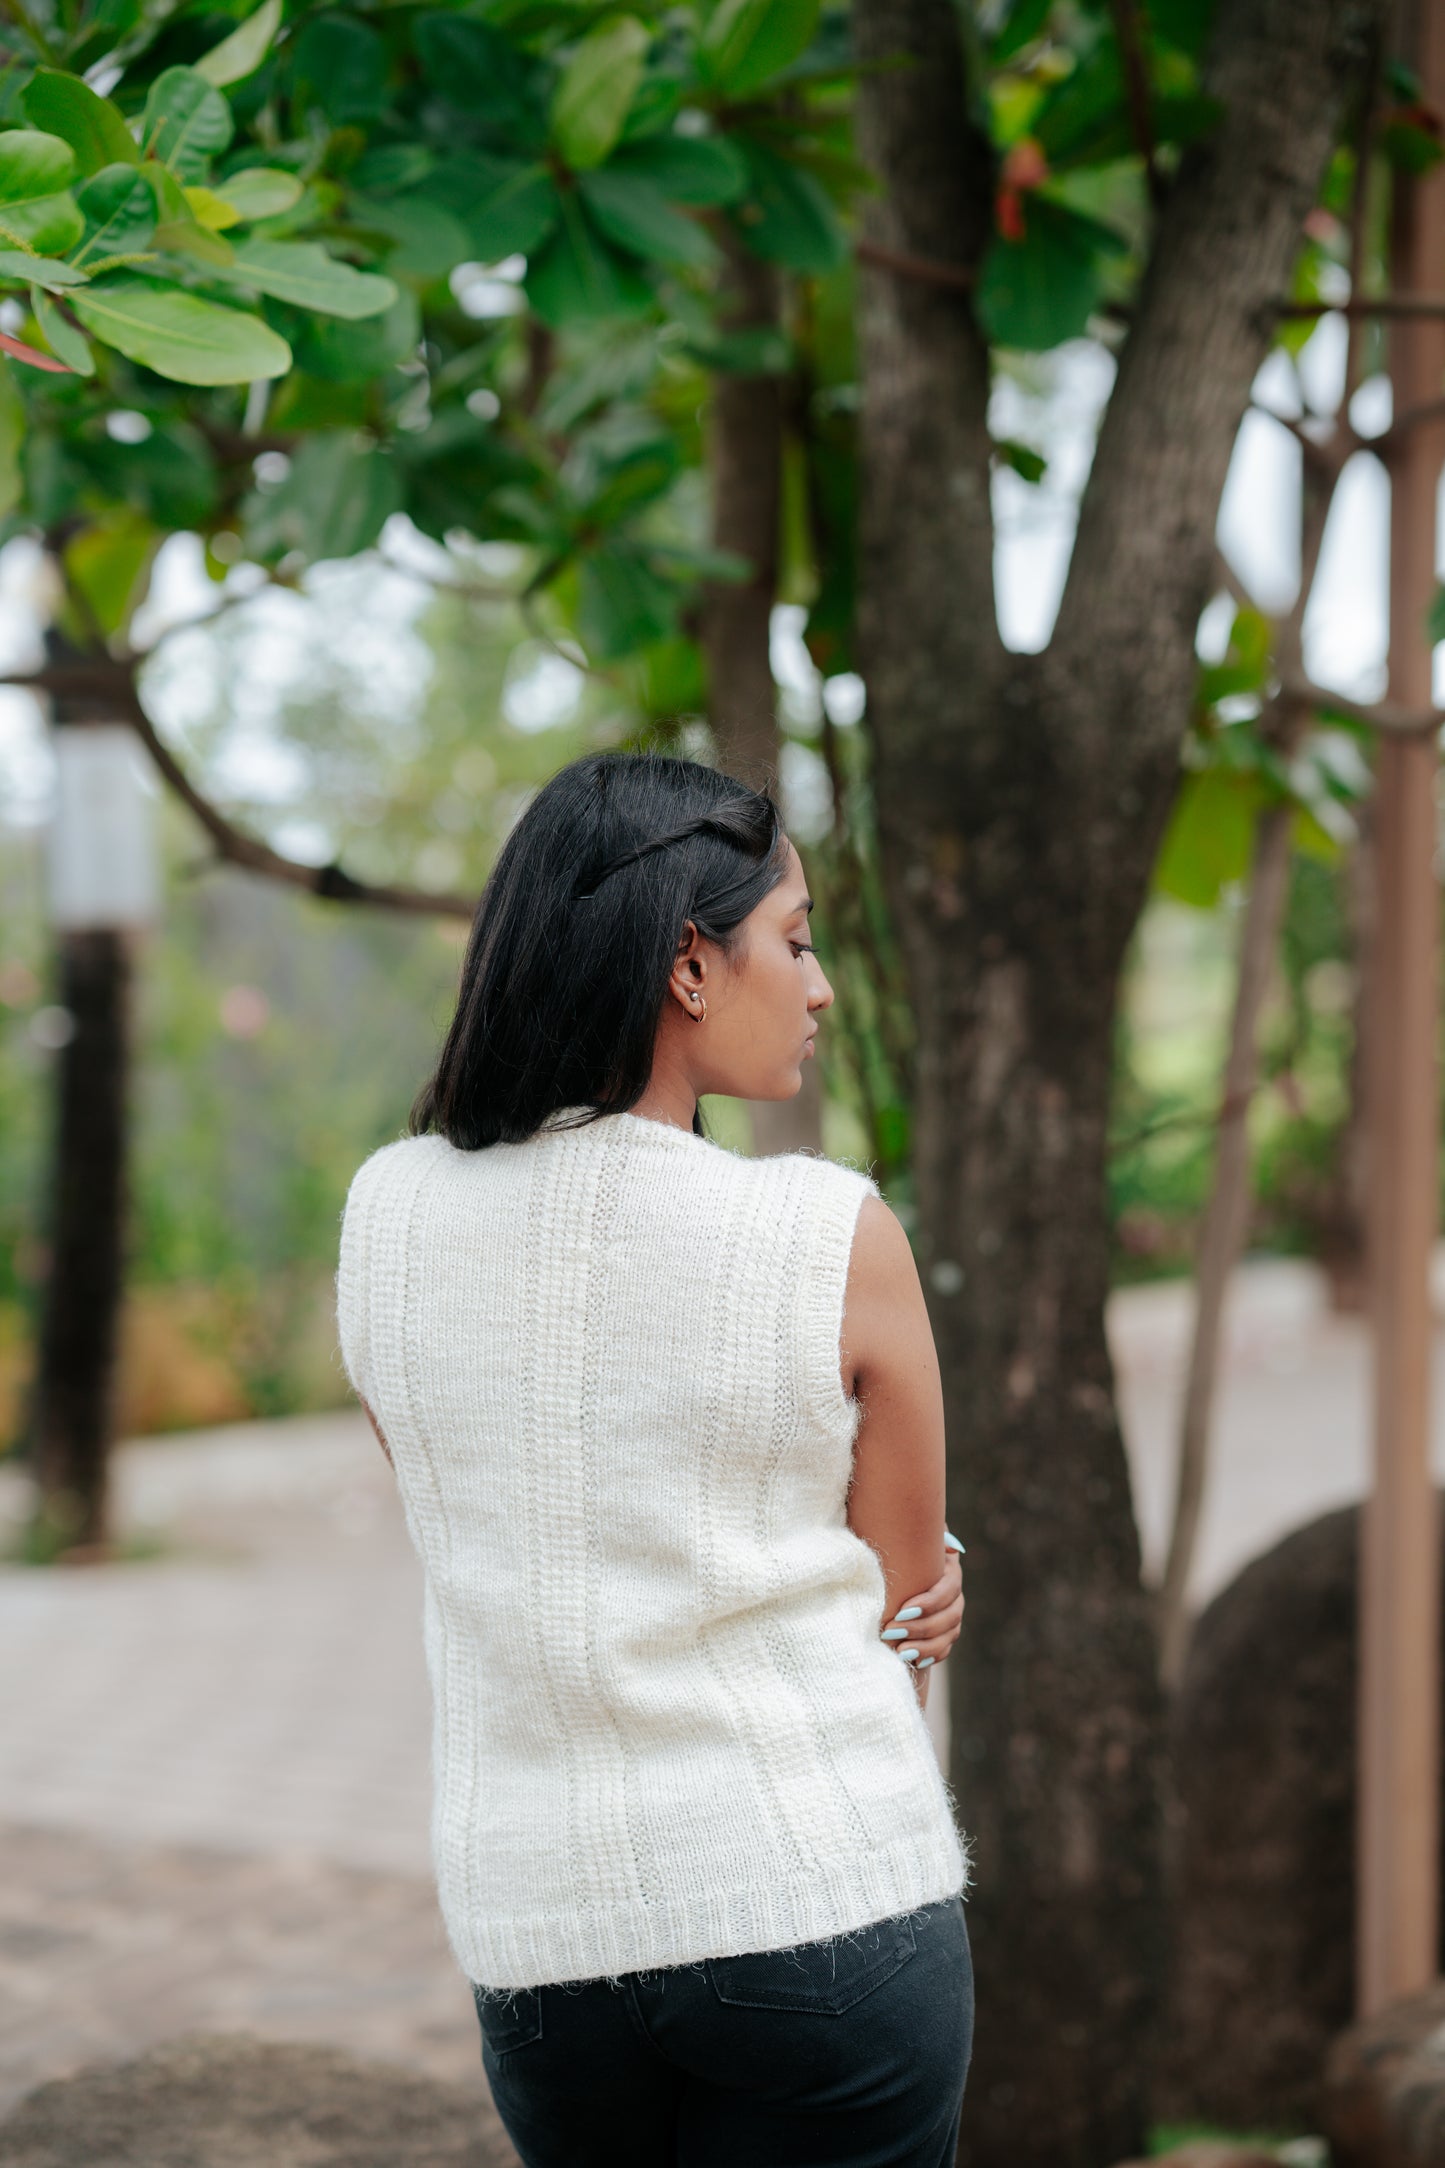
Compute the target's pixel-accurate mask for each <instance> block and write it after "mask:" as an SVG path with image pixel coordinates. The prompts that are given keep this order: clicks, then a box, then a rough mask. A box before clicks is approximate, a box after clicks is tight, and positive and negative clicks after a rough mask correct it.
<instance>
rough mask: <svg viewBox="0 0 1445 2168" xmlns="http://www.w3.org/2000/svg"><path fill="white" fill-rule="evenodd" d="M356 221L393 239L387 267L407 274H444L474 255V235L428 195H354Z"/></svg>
mask: <svg viewBox="0 0 1445 2168" xmlns="http://www.w3.org/2000/svg"><path fill="white" fill-rule="evenodd" d="M351 214H352V219H353V221H354V223H355V224H356V225H358V226H363V227H365V228H366V230H367V231H368V232H369V233H371V232H374V233H378V234H383V235H385V236H386V238H387V239H388V240H389V241H390V242H391V243H392V249H391V253H390V255H389V256H388V258H387V269H388V270H389V271H399V272H400V273H401V274H402V275H403V277H405V278H414V279H422V280H424V281H425V282H426V283H427V284H428V285H429V284H430V283H431V281H432V280H433V279H440V278H445V277H446V275H447V273H448V272H449V271H452V270H455V268H456V266H457V265H458V264H459V263H465V262H466V261H467V260H468V258H469V257H470V256H471V255H472V244H471V236H470V234H469V233H468V231H467V229H466V227H465V226H464V225H463V224H462V221H461V220H460V219H459V218H458V217H457V216H456V214H455V213H454V212H452V211H448V210H446V209H445V208H444V207H443V206H442V205H441V204H440V203H433V202H432V201H431V199H430V198H429V197H427V196H420V195H411V196H395V197H393V198H392V200H391V201H390V202H389V203H378V202H376V201H374V200H372V199H370V198H367V197H362V196H354V197H353V198H352V202H351Z"/></svg>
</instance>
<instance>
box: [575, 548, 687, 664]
mask: <svg viewBox="0 0 1445 2168" xmlns="http://www.w3.org/2000/svg"><path fill="white" fill-rule="evenodd" d="M675 617H676V598H675V596H674V593H673V590H672V589H671V588H670V587H669V586H668V585H667V583H666V582H665V581H663V580H660V579H658V578H657V576H656V574H655V573H653V572H651V571H649V570H648V568H647V566H646V565H645V564H643V563H642V562H641V560H640V559H639V558H638V557H637V555H636V554H635V552H633V551H632V550H629V549H627V548H626V547H625V546H619V545H617V544H615V543H601V544H599V545H598V546H597V547H596V548H595V549H592V550H589V551H588V553H587V555H586V556H585V557H583V558H582V560H581V562H580V565H579V567H578V584H577V630H578V632H579V633H580V634H581V636H582V644H583V646H584V647H585V648H586V649H587V652H588V654H589V655H591V656H592V657H593V659H594V660H595V661H597V662H615V661H617V660H618V659H620V658H621V657H622V656H624V655H630V654H633V653H635V652H636V650H637V649H638V648H639V647H646V646H647V645H648V644H649V642H651V641H653V640H660V639H661V638H662V637H663V636H664V634H666V633H668V632H670V631H671V630H672V627H673V623H674V619H675Z"/></svg>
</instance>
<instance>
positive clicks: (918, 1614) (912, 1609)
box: [893, 1603, 923, 1618]
mask: <svg viewBox="0 0 1445 2168" xmlns="http://www.w3.org/2000/svg"><path fill="white" fill-rule="evenodd" d="M893 1616H894V1617H895V1618H922V1616H923V1606H922V1604H921V1603H911V1604H910V1605H909V1606H908V1609H907V1610H906V1611H895V1612H894V1614H893Z"/></svg>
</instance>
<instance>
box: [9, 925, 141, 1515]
mask: <svg viewBox="0 0 1445 2168" xmlns="http://www.w3.org/2000/svg"><path fill="white" fill-rule="evenodd" d="M59 979H60V984H59V1000H60V1003H61V1005H62V1006H63V1007H64V1008H66V1009H67V1010H68V1011H69V1012H70V1015H71V1018H72V1020H73V1031H72V1036H71V1038H70V1039H69V1041H68V1042H67V1043H66V1045H65V1046H64V1047H63V1048H62V1049H61V1051H60V1056H59V1079H58V1086H59V1088H58V1092H57V1097H56V1123H55V1136H54V1147H53V1172H52V1177H51V1206H50V1262H49V1270H48V1272H47V1275H46V1283H45V1291H44V1296H43V1299H42V1309H41V1324H40V1346H39V1367H38V1373H37V1377H36V1382H35V1387H34V1402H33V1404H34V1411H35V1412H34V1424H35V1431H34V1440H35V1443H34V1466H35V1474H36V1479H37V1482H38V1485H39V1526H38V1529H37V1536H38V1538H39V1540H40V1542H41V1543H42V1544H43V1545H44V1547H45V1548H46V1549H47V1550H48V1551H50V1552H52V1553H58V1554H60V1555H64V1554H66V1553H70V1554H71V1555H74V1554H75V1553H77V1552H79V1551H83V1550H89V1549H92V1548H94V1547H96V1546H102V1545H104V1543H105V1542H106V1538H107V1534H108V1526H107V1463H108V1454H109V1447H110V1442H111V1437H112V1432H113V1427H114V1398H115V1376H116V1358H117V1353H118V1347H119V1317H120V1303H121V1293H122V1286H123V1250H124V1229H125V1151H126V1091H127V1072H128V1067H129V1040H130V1032H129V1012H130V992H131V979H132V960H131V952H130V946H129V940H128V937H127V936H126V935H125V934H124V933H120V932H112V931H103V930H98V931H93V932H74V933H63V934H61V935H60V937H59Z"/></svg>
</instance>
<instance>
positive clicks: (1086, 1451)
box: [854, 0, 1383, 2168]
mask: <svg viewBox="0 0 1445 2168" xmlns="http://www.w3.org/2000/svg"><path fill="white" fill-rule="evenodd" d="M1382 7H1383V0H1376V4H1373V5H1372V4H1371V0H1219V6H1218V9H1217V14H1216V21H1215V28H1214V35H1213V42H1212V48H1211V57H1210V64H1209V72H1208V77H1207V87H1208V88H1209V89H1210V90H1211V91H1212V92H1214V93H1215V95H1217V96H1218V97H1219V99H1220V101H1221V108H1222V113H1221V121H1220V125H1219V127H1218V128H1217V129H1216V131H1215V132H1214V133H1213V134H1212V135H1211V136H1210V137H1209V139H1208V140H1207V142H1205V143H1204V144H1201V145H1199V146H1196V147H1195V148H1194V149H1193V150H1192V151H1191V152H1190V153H1189V154H1188V155H1187V157H1186V158H1185V160H1184V161H1183V163H1182V165H1181V168H1180V171H1179V173H1178V175H1177V177H1176V178H1175V179H1174V180H1173V181H1172V183H1171V184H1170V188H1169V192H1168V197H1167V201H1166V202H1165V203H1164V205H1163V207H1162V209H1161V212H1160V217H1159V228H1158V233H1157V236H1156V238H1155V241H1154V246H1153V249H1152V252H1151V257H1150V264H1149V270H1148V274H1147V276H1146V278H1145V280H1144V283H1143V286H1142V289H1141V292H1140V294H1139V297H1138V300H1137V302H1136V305H1135V309H1134V314H1133V321H1132V327H1131V331H1130V335H1129V338H1128V341H1127V344H1126V346H1125V349H1124V352H1123V354H1122V356H1121V359H1120V365H1119V371H1118V376H1117V379H1116V384H1115V389H1114V394H1113V397H1112V399H1111V401H1110V405H1109V408H1108V412H1107V414H1106V417H1105V421H1104V425H1103V429H1102V431H1101V434H1100V439H1099V444H1098V448H1097V451H1096V454H1095V458H1094V464H1093V468H1092V470H1091V474H1090V477H1089V481H1088V484H1087V486H1086V490H1085V495H1084V501H1083V504H1082V506H1081V511H1080V521H1079V529H1078V540H1077V543H1076V546H1075V549H1074V553H1073V558H1072V561H1071V566H1070V571H1069V576H1068V581H1067V583H1066V587H1065V592H1064V597H1063V602H1062V606H1061V609H1060V613H1059V620H1058V625H1057V628H1056V631H1055V635H1054V640H1053V642H1052V644H1051V646H1050V648H1049V650H1048V651H1047V653H1046V654H1044V655H1042V656H1021V655H1008V654H1006V653H1005V652H1004V650H1003V648H1002V644H1001V642H1000V640H999V637H998V632H997V625H996V619H995V615H994V605H993V587H992V532H991V525H990V518H989V443H988V434H987V394H988V356H987V353H986V351H985V349H984V347H983V344H982V341H981V339H980V337H979V334H978V332H977V330H976V328H975V325H974V321H973V317H972V313H971V310H970V307H969V303H968V298H967V293H966V291H964V290H958V289H954V288H951V287H949V286H947V285H944V284H943V283H941V282H940V283H938V284H925V283H924V282H923V281H921V280H918V279H909V278H905V277H902V276H899V275H897V273H896V272H895V271H892V270H890V269H889V268H887V259H886V257H885V258H884V259H883V260H882V261H880V260H879V259H877V258H875V259H874V260H873V262H872V263H871V264H870V265H869V266H868V267H866V268H865V270H864V272H863V274H862V276H861V279H860V285H861V303H860V342H861V352H862V364H863V379H864V396H863V408H862V416H861V443H862V460H863V488H862V510H861V524H860V573H861V581H860V602H859V639H860V650H861V662H862V669H863V674H864V676H865V678H866V680H867V684H868V716H869V727H870V732H871V736H872V742H873V745H874V751H875V792H876V800H877V805H878V817H879V830H880V838H881V844H882V852H883V865H884V874H885V879H886V882H887V887H888V893H889V902H890V907H891V910H892V912H893V915H894V919H895V923H896V926H897V931H898V938H899V942H900V947H901V950H902V953H903V957H904V968H905V973H906V976H907V980H908V985H909V991H910V994H911V997H912V1000H913V1003H914V1007H915V1011H916V1015H917V1019H918V1045H917V1066H916V1102H915V1110H914V1111H915V1122H914V1137H915V1152H914V1158H915V1169H916V1174H917V1187H918V1198H919V1214H918V1225H917V1249H918V1258H919V1265H920V1269H921V1271H922V1275H923V1280H924V1285H925V1288H926V1290H927V1294H928V1300H929V1306H930V1312H931V1315H932V1319H933V1327H934V1334H935V1338H936V1341H937V1344H938V1351H939V1358H940V1363H941V1366H942V1371H943V1381H944V1391H945V1400H946V1412H947V1420H948V1433H949V1484H950V1513H951V1515H952V1516H953V1526H954V1527H956V1528H957V1529H958V1531H959V1533H960V1535H961V1536H962V1537H963V1540H964V1541H965V1542H966V1543H967V1545H968V1558H967V1562H966V1563H967V1578H968V1587H969V1610H968V1619H967V1622H966V1625H967V1630H966V1632H965V1634H964V1637H963V1641H962V1642H961V1644H960V1649H959V1654H958V1655H957V1656H956V1657H955V1659H954V1662H953V1664H952V1665H951V1666H950V1669H951V1671H952V1672H953V1673H954V1677H953V1681H952V1687H953V1695H952V1734H953V1747H952V1755H951V1777H952V1784H953V1789H954V1792H955V1795H956V1797H957V1800H958V1806H959V1812H960V1816H961V1819H962V1821H963V1823H964V1825H965V1827H966V1828H968V1829H969V1830H970V1832H971V1833H972V1835H973V1837H974V1840H975V1856H976V1873H977V1881H976V1887H975V1891H974V1894H973V1896H972V1899H971V1904H970V1914H969V1917H970V1926H971V1933H972V1936H973V1942H974V1950H975V1957H976V1969H977V1977H978V1983H979V2003H978V2031H977V2037H976V2049H975V2057H974V2066H973V2070H972V2073H971V2075H970V2080H969V2094H968V2099H967V2101H966V2103H965V2108H964V2121H963V2137H962V2152H961V2155H960V2157H961V2158H962V2159H963V2160H965V2161H967V2162H969V2163H971V2164H974V2168H995V2164H996V2168H1105V2164H1107V2163H1110V2162H1113V2161H1116V2160H1118V2159H1120V2158H1122V2157H1125V2156H1127V2155H1130V2154H1137V2153H1139V2152H1141V2151H1142V2150H1143V2145H1142V2140H1143V2136H1144V2125H1145V2120H1146V2106H1147V2097H1148V2087H1149V2078H1150V2060H1151V2041H1150V2033H1151V2019H1152V2013H1153V2011H1154V2009H1155V2008H1156V2007H1157V2002H1158V1992H1159V1986H1160V1978H1161V1970H1162V1954H1163V1940H1164V1919H1163V1893H1162V1867H1161V1821H1162V1814H1161V1795H1162V1780H1163V1767H1162V1757H1163V1741H1162V1703H1161V1691H1160V1686H1159V1680H1158V1673H1157V1654H1156V1643H1155V1637H1154V1631H1153V1619H1152V1606H1151V1605H1150V1604H1149V1602H1148V1600H1147V1598H1146V1596H1145V1592H1144V1590H1143V1589H1142V1587H1141V1584H1140V1576H1139V1548H1138V1539H1137V1536H1136V1533H1135V1527H1134V1519H1133V1510H1132V1502H1131V1497H1130V1487H1129V1480H1128V1471H1127V1466H1126V1463H1125V1459H1124V1453H1123V1447H1122V1442H1121V1438H1120V1433H1119V1428H1118V1423H1117V1419H1116V1416H1115V1413H1114V1404H1113V1393H1112V1378H1111V1373H1110V1365H1109V1357H1108V1350H1107V1346H1106V1342H1105V1338H1104V1300H1105V1295H1106V1292H1107V1283H1108V1261H1109V1253H1108V1235H1107V1219H1106V1213H1105V1139H1106V1132H1107V1122H1108V1113H1109V1101H1110V1085H1111V1070H1112V1059H1111V1056H1112V1041H1113V1022H1114V1010H1115V1000H1116V993H1117V985H1118V976H1119V971H1120V968H1121V964H1122V960H1123V956H1124V953H1125V950H1126V947H1127V944H1128V940H1129V937H1130V934H1131V932H1132V929H1133V926H1134V923H1135V921H1136V919H1137V916H1138V913H1139V910H1140V909H1141V907H1142V905H1143V901H1144V897H1145V894H1146V892H1147V884H1148V878H1149V872H1150V869H1151V865H1152V861H1153V857H1154V854H1155V851H1156V848H1157V844H1158V839H1159V836H1160V834H1161V832H1162V828H1163V824H1164V821H1165V819H1166V817H1167V813H1168V807H1169V804H1170V800H1171V798H1172V796H1173V792H1174V789H1175V787H1176V784H1177V779H1178V773H1179V748H1180V744H1181V740H1182V737H1183V733H1184V730H1185V728H1186V725H1187V722H1188V717H1189V710H1190V701H1191V696H1192V691H1193V686H1194V681H1195V672H1196V663H1195V656H1194V636H1195V629H1196V626H1197V624H1198V618H1199V612H1200V609H1201V608H1202V606H1203V604H1204V602H1205V600H1206V599H1207V595H1208V592H1209V584H1210V577H1211V569H1212V562H1213V546H1214V522H1215V516H1216V512H1217V507H1218V503H1219V497H1220V493H1221V491H1222V489H1223V485H1224V479H1225V475H1226V473H1227V470H1228V465H1229V459H1230V454H1231V451H1232V448H1233V444H1234V440H1235V436H1236V433H1237V430H1238V425H1239V420H1240V417H1241V415H1242V413H1243V411H1244V408H1245V405H1246V403H1247V400H1248V397H1249V391H1250V386H1251V383H1252V381H1253V378H1254V375H1255V372H1256V370H1257V369H1258V367H1259V364H1260V362H1261V361H1262V360H1263V358H1264V354H1265V352H1266V350H1267V347H1268V343H1269V337H1270V327H1271V325H1272V322H1273V320H1274V317H1273V311H1274V306H1275V301H1276V297H1277V296H1279V295H1280V294H1281V293H1283V292H1285V291H1287V289H1288V283H1289V275H1290V271H1291V268H1292V264H1293V260H1294V257H1295V254H1296V251H1297V248H1298V245H1299V235H1300V229H1301V225H1302V222H1303V219H1304V217H1305V214H1306V212H1307V211H1308V210H1309V208H1310V205H1311V203H1312V202H1313V200H1314V197H1315V192H1316V190H1317V188H1318V185H1319V181H1320V177H1321V175H1322V173H1323V170H1324V166H1325V162H1326V159H1327V157H1328V155H1329V151H1330V148H1331V144H1332V140H1333V136H1334V132H1335V128H1336V125H1337V122H1338V118H1339V115H1340V113H1341V110H1342V107H1343V102H1344V99H1345V97H1346V95H1347V92H1348V89H1349V85H1350V82H1351V79H1352V72H1353V71H1355V70H1357V69H1358V67H1359V65H1360V63H1361V60H1362V57H1363V55H1362V51H1361V46H1362V42H1363V41H1364V39H1365V38H1366V35H1367V33H1368V32H1369V31H1370V29H1371V28H1372V26H1373V25H1374V24H1375V23H1376V22H1377V21H1378V18H1379V16H1380V14H1381V13H1382ZM854 26H855V41H856V47H857V51H858V56H859V60H860V62H861V64H862V74H861V78H860V84H859V128H860V138H861V141H862V146H863V150H864V155H865V156H866V157H867V159H868V160H869V162H870V164H871V165H872V167H873V170H874V173H875V175H876V176H877V177H878V180H879V182H880V193H879V195H878V197H877V198H876V199H875V200H874V202H873V204H872V205H871V206H870V208H869V211H868V234H869V238H870V240H872V241H874V242H875V243H876V244H878V245H879V246H880V248H881V249H882V250H886V251H888V252H889V253H890V254H891V255H892V256H893V257H895V258H896V257H898V256H900V255H901V256H912V257H915V258H925V259H934V260H940V261H942V262H945V263H948V264H950V265H951V266H955V267H957V268H958V269H959V270H961V271H963V272H964V273H965V274H968V273H971V272H974V271H976V269H977V265H978V263H979V260H980V258H981V255H982V252H983V249H984V248H985V246H986V245H987V241H988V238H989V235H990V232H991V226H992V194H993V174H992V169H991V163H990V154H989V151H988V147H987V145H986V144H985V143H983V141H982V140H981V138H980V137H979V136H978V134H977V133H976V132H975V128H974V124H973V122H972V120H971V118H970V115H971V114H973V113H974V112H975V111H976V110H977V102H976V86H970V85H969V84H968V82H967V81H966V78H965V71H964V63H963V58H962V52H961V49H960V40H959V15H958V12H957V10H955V9H954V7H953V6H952V5H951V4H950V0H855V5H854ZM971 93H973V94H971ZM963 284H964V282H963V281H960V288H961V287H962V286H963Z"/></svg>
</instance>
